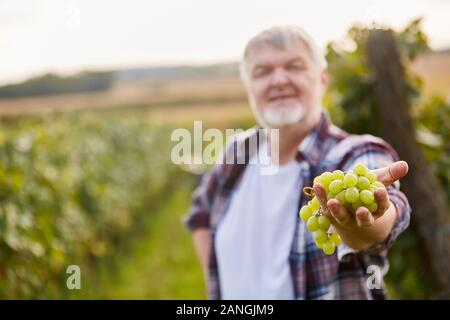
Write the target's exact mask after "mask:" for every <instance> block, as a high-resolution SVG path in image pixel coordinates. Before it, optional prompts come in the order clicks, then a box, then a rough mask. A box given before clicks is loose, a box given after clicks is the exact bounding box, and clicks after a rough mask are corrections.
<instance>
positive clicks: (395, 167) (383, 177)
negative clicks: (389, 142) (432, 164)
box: [373, 161, 409, 186]
mask: <svg viewBox="0 0 450 320" xmlns="http://www.w3.org/2000/svg"><path fill="white" fill-rule="evenodd" d="M408 170H409V167H408V163H406V161H396V162H394V163H393V164H391V165H389V166H387V167H384V168H380V169H376V170H373V173H375V174H376V175H377V180H378V181H380V182H382V183H383V184H384V185H385V186H389V185H391V184H393V183H394V182H395V181H397V180H399V179H401V178H403V177H404V176H406V174H407V173H408Z"/></svg>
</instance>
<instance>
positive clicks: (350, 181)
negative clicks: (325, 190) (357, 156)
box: [344, 172, 358, 188]
mask: <svg viewBox="0 0 450 320" xmlns="http://www.w3.org/2000/svg"><path fill="white" fill-rule="evenodd" d="M357 183H358V177H357V176H356V175H355V174H353V173H351V172H350V173H347V174H346V175H345V176H344V186H345V187H347V188H348V187H354V186H356V184H357Z"/></svg>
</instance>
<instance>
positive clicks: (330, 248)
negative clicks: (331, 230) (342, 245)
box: [322, 239, 336, 256]
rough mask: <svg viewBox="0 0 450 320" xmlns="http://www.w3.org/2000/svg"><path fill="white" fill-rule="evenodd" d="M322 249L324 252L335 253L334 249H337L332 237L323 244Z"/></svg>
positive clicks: (327, 253)
mask: <svg viewBox="0 0 450 320" xmlns="http://www.w3.org/2000/svg"><path fill="white" fill-rule="evenodd" d="M322 250H323V252H324V253H325V254H326V255H328V256H330V255H332V254H333V253H334V251H335V250H336V246H335V245H334V242H333V241H332V240H330V239H328V240H327V241H326V242H325V243H324V244H323V246H322Z"/></svg>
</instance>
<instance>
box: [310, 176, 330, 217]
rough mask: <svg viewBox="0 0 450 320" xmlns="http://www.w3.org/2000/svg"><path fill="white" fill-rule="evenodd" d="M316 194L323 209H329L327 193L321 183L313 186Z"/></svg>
mask: <svg viewBox="0 0 450 320" xmlns="http://www.w3.org/2000/svg"><path fill="white" fill-rule="evenodd" d="M313 189H314V194H315V195H316V197H317V200H319V203H320V206H321V207H322V211H325V210H328V208H327V193H326V192H325V189H324V187H323V186H322V185H321V184H320V183H316V184H315V185H314V186H313Z"/></svg>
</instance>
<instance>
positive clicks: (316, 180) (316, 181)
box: [313, 176, 320, 185]
mask: <svg viewBox="0 0 450 320" xmlns="http://www.w3.org/2000/svg"><path fill="white" fill-rule="evenodd" d="M318 183H320V176H318V177H315V178H314V180H313V185H315V184H318Z"/></svg>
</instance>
